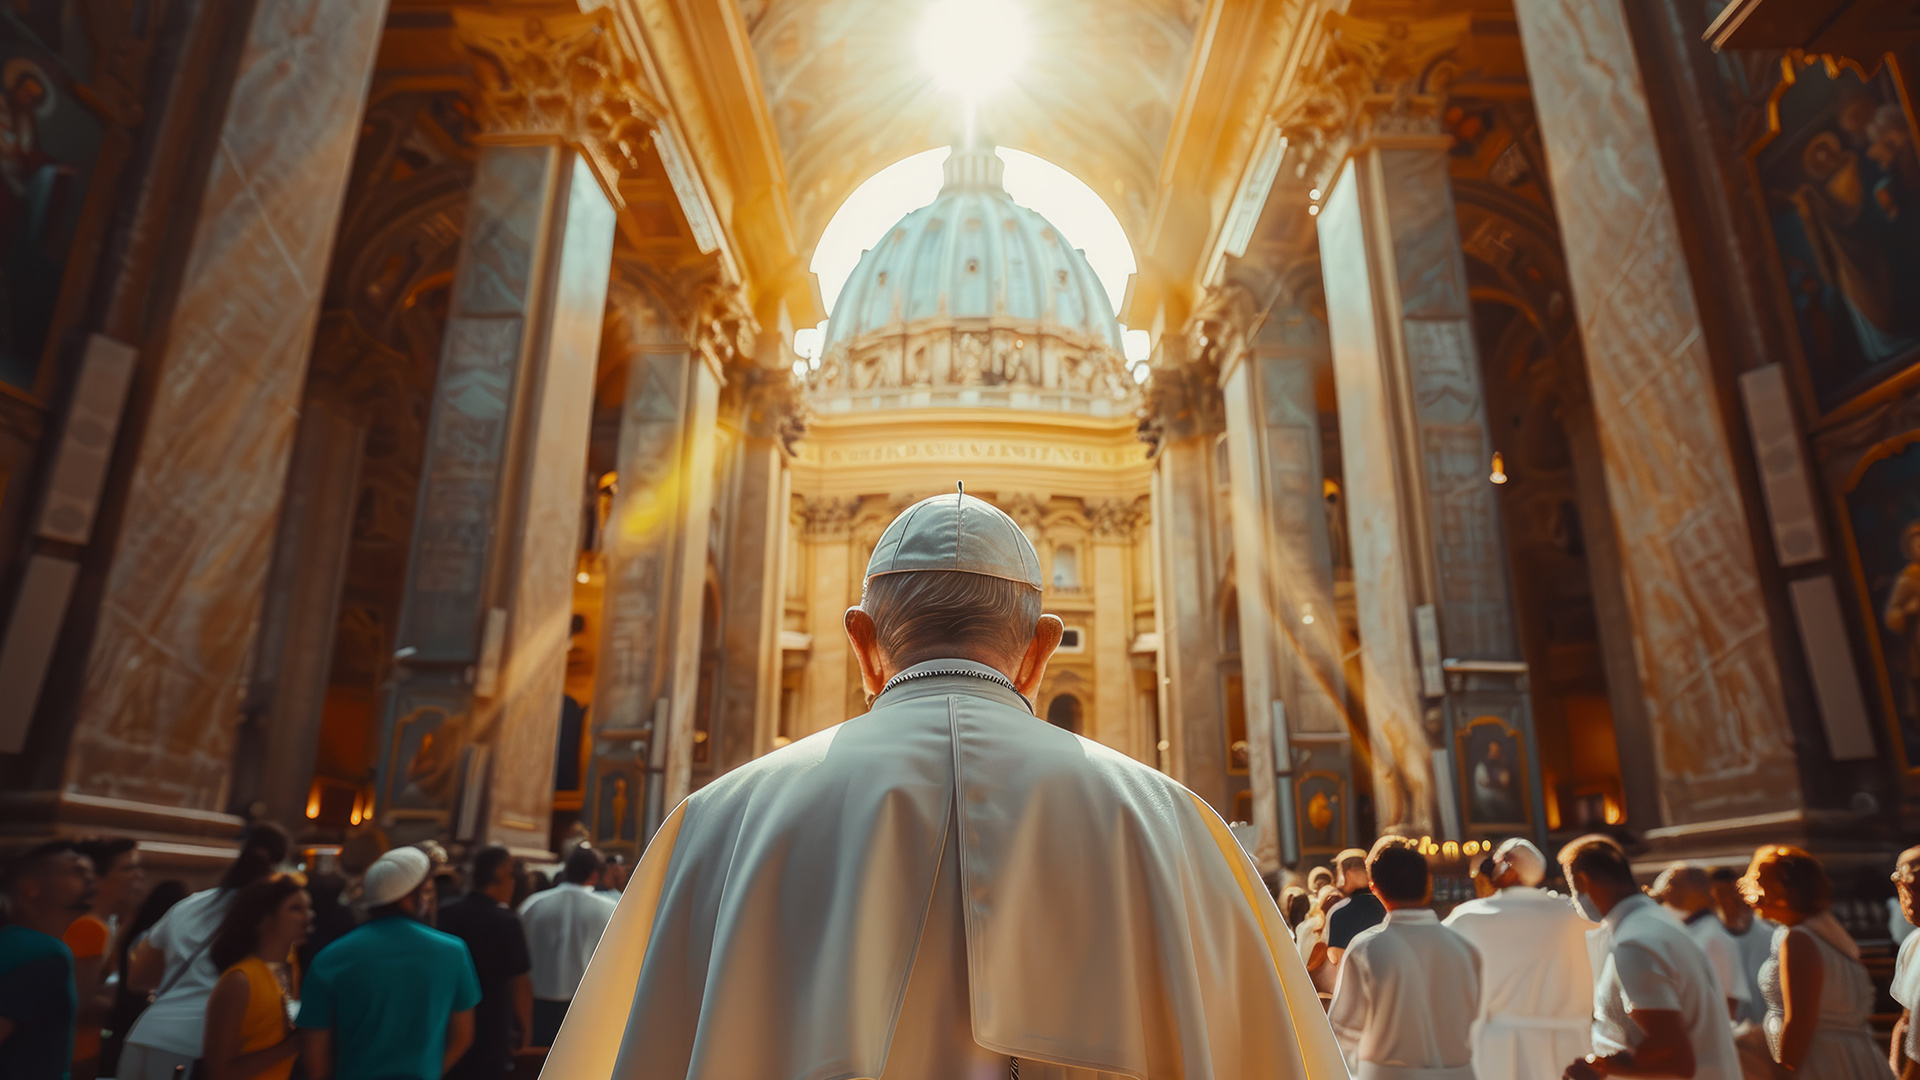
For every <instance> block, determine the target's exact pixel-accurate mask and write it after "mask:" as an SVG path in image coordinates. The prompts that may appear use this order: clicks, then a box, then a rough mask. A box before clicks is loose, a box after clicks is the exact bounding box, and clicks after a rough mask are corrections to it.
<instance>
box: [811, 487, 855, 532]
mask: <svg viewBox="0 0 1920 1080" xmlns="http://www.w3.org/2000/svg"><path fill="white" fill-rule="evenodd" d="M859 509H860V499H859V497H858V496H841V497H836V496H831V495H829V496H824V497H821V498H818V499H806V500H804V501H803V502H802V504H801V509H800V516H801V518H802V520H804V521H805V522H806V527H807V528H806V535H807V539H809V540H812V541H815V542H820V541H829V540H845V539H847V538H848V537H850V536H851V535H852V534H853V515H854V514H855V513H856V512H857V511H858V510H859Z"/></svg>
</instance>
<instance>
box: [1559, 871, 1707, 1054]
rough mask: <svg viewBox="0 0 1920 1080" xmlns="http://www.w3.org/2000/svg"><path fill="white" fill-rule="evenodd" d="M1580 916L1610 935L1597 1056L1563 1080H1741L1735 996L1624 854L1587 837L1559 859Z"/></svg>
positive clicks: (1596, 998)
mask: <svg viewBox="0 0 1920 1080" xmlns="http://www.w3.org/2000/svg"><path fill="white" fill-rule="evenodd" d="M1560 866H1561V868H1562V869H1563V870H1564V871H1565V872H1566V875H1567V882H1568V884H1570V885H1571V886H1573V893H1574V903H1575V904H1576V905H1577V906H1578V907H1579V909H1580V912H1581V914H1583V915H1585V916H1586V917H1587V919H1588V920H1590V921H1592V922H1598V923H1601V924H1602V926H1603V927H1604V928H1605V930H1606V935H1605V938H1604V944H1605V946H1606V948H1605V954H1604V959H1603V960H1602V962H1601V965H1600V972H1599V975H1598V976H1597V977H1596V979H1595V983H1594V988H1593V1050H1594V1052H1593V1053H1591V1054H1588V1055H1587V1056H1586V1057H1584V1058H1581V1059H1579V1060H1576V1061H1574V1062H1572V1063H1571V1064H1569V1065H1567V1067H1566V1070H1565V1073H1564V1074H1563V1077H1564V1080H1599V1078H1600V1077H1603V1076H1626V1077H1638V1076H1647V1077H1654V1076H1662V1077H1671V1076H1685V1077H1691V1078H1692V1080H1739V1077H1740V1075H1741V1073H1740V1058H1739V1055H1738V1053H1737V1052H1736V1051H1735V1050H1734V1046H1733V1028H1732V1026H1731V1025H1730V1024H1728V1022H1727V1011H1726V997H1727V993H1726V991H1725V990H1724V989H1722V988H1721V986H1720V977H1719V976H1718V975H1716V974H1714V971H1713V965H1712V963H1710V962H1709V961H1708V960H1707V954H1706V953H1704V952H1701V951H1700V946H1698V945H1695V944H1694V943H1693V939H1692V938H1691V937H1689V936H1688V935H1687V932H1686V930H1685V929H1683V928H1682V927H1680V926H1679V925H1677V924H1676V923H1675V922H1674V920H1673V919H1672V918H1671V917H1670V916H1668V915H1666V914H1665V913H1663V912H1662V911H1661V910H1660V906H1659V905H1658V904H1655V903H1654V902H1653V901H1652V900H1650V899H1648V898H1647V896H1646V895H1645V894H1643V893H1641V891H1640V886H1639V885H1638V884H1637V883H1636V882H1635V881H1634V879H1633V867H1632V865H1631V864H1630V863H1628V861H1627V855H1626V852H1624V851H1622V850H1621V849H1620V845H1618V844H1616V843H1614V842H1613V840H1611V839H1610V838H1608V837H1605V836H1598V835H1594V836H1583V837H1581V838H1580V839H1578V840H1575V841H1573V842H1572V843H1570V844H1568V845H1567V846H1566V847H1564V848H1561V849H1560Z"/></svg>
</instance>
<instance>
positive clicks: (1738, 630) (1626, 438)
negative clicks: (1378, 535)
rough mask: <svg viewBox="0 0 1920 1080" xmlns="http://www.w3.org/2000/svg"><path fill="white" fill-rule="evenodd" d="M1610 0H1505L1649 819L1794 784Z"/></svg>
mask: <svg viewBox="0 0 1920 1080" xmlns="http://www.w3.org/2000/svg"><path fill="white" fill-rule="evenodd" d="M1622 3H1623V0H1517V2H1516V3H1515V5H1514V6H1515V9H1516V11H1517V13H1518V15H1519V19H1520V29H1521V34H1522V37H1523V39H1524V41H1525V44H1526V51H1527V60H1528V66H1529V68H1530V70H1531V72H1532V79H1533V90H1534V109H1535V111H1536V112H1537V113H1538V114H1539V118H1540V130H1541V133H1542V136H1543V138H1544V140H1545V143H1546V150H1547V158H1548V162H1549V164H1550V166H1551V171H1552V174H1553V191H1554V201H1555V204H1556V206H1557V208H1558V211H1559V216H1560V225H1561V232H1562V241H1563V243H1564V245H1565V247H1566V252H1567V264H1568V268H1569V270H1570V273H1571V277H1572V279H1573V286H1574V294H1575V295H1574V306H1575V308H1576V310H1577V311H1578V313H1579V316H1580V327H1581V332H1582V335H1583V337H1584V338H1585V342H1586V352H1587V369H1588V372H1589V376H1590V378H1591V380H1592V384H1593V401H1594V411H1595V414H1596V416H1597V418H1598V421H1599V428H1600V443H1601V450H1602V454H1603V456H1604V458H1605V461H1606V475H1607V488H1608V492H1609V494H1610V495H1611V499H1612V504H1613V513H1614V524H1615V527H1616V528H1617V529H1618V531H1619V535H1620V541H1621V544H1620V551H1621V555H1622V562H1623V565H1624V567H1625V573H1626V577H1627V598H1628V603H1629V605H1630V607H1631V609H1632V617H1633V623H1634V640H1635V646H1636V650H1635V651H1636V653H1637V656H1638V660H1639V668H1640V676H1641V685H1642V686H1643V688H1644V689H1645V692H1646V699H1647V713H1648V716H1649V718H1650V720H1651V723H1652V726H1653V729H1654V743H1655V746H1656V748H1657V757H1658V764H1659V770H1660V794H1661V804H1662V809H1663V811H1664V814H1665V817H1666V821H1665V822H1664V824H1670V825H1671V824H1684V823H1689V822H1699V821H1710V820H1714V819H1719V818H1727V817H1734V816H1740V815H1746V814H1754V813H1759V812H1763V811H1776V810H1784V809H1790V808H1793V807H1795V806H1798V805H1799V804H1800V801H1801V797H1800V788H1799V780H1798V775H1797V772H1796V769H1795V766H1794V758H1793V748H1792V744H1791V736H1790V733H1789V729H1788V724H1787V716H1786V707H1785V703H1784V701H1783V699H1782V696H1781V690H1780V680H1779V673H1778V671H1777V669H1776V667H1775V658H1774V655H1773V651H1772V646H1771V641H1770V638H1769V630H1768V625H1767V614H1766V608H1765V603H1764V599H1763V597H1762V596H1761V591H1760V583H1759V579H1758V576H1757V572H1756V570H1755V566H1754V557H1753V549H1752V547H1751V544H1750V542H1749V540H1750V538H1749V535H1748V532H1747V527H1746V521H1745V517H1744V513H1743V509H1742V506H1741V503H1740V496H1739V488H1738V486H1737V484H1736V482H1735V476H1734V469H1733V462H1732V456H1731V453H1732V452H1731V449H1730V447H1729V445H1728V442H1727V438H1726V429H1725V427H1724V425H1723V424H1722V422H1721V418H1720V415H1719V407H1718V403H1717V399H1716V396H1715V393H1714V386H1713V377H1712V372H1711V368H1710V364H1709V357H1708V355H1707V346H1706V342H1705V340H1704V339H1703V338H1702V336H1701V328H1700V316H1699V312H1698V309H1697V307H1696V305H1695V298H1694V292H1693V286H1692V282H1691V279H1690V278H1689V276H1688V270H1687V265H1686V261H1685V253H1684V252H1683V250H1682V248H1681V246H1680V236H1679V233H1678V228H1677V224H1678V223H1677V221H1676V218H1675V214H1674V207H1673V200H1672V198H1671V197H1670V195H1669V193H1668V190H1667V184H1666V177H1665V174H1664V172H1663V171H1662V167H1661V160H1660V153H1659V147H1658V145H1657V143H1656V142H1655V135H1654V128H1653V121H1652V118H1651V116H1650V114H1649V112H1648V107H1647V97H1646V89H1645V86H1644V84H1643V83H1642V81H1641V78H1640V69H1639V66H1638V61H1637V59H1636V58H1635V55H1634V52H1633V46H1632V41H1631V39H1630V37H1629V35H1628V28H1627V25H1626V21H1625V17H1624V13H1623V11H1622V8H1621V4H1622Z"/></svg>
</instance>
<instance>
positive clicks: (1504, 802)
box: [1454, 716, 1533, 833]
mask: <svg viewBox="0 0 1920 1080" xmlns="http://www.w3.org/2000/svg"><path fill="white" fill-rule="evenodd" d="M1454 739H1455V742H1456V746H1455V760H1457V761H1458V762H1459V763H1460V789H1461V791H1462V792H1464V793H1465V798H1464V799H1463V801H1464V802H1465V804H1466V810H1467V824H1468V825H1469V827H1472V828H1476V829H1493V828H1503V829H1512V830H1515V831H1518V832H1523V833H1524V832H1530V831H1532V828H1533V822H1532V816H1533V815H1532V814H1531V813H1530V812H1529V810H1528V805H1527V752H1526V751H1527V748H1526V743H1525V740H1524V739H1523V738H1522V737H1521V734H1520V732H1519V731H1518V730H1516V729H1514V728H1513V727H1512V726H1510V725H1509V724H1508V723H1507V722H1506V721H1505V720H1502V719H1500V718H1499V717H1497V716H1480V717H1476V718H1474V719H1473V720H1472V721H1471V722H1469V723H1468V724H1467V725H1466V726H1465V727H1462V728H1461V729H1460V730H1459V731H1458V732H1456V733H1455V734H1454Z"/></svg>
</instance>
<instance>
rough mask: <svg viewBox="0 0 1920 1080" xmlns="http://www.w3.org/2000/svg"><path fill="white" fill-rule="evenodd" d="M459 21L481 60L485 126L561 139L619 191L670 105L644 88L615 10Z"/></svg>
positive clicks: (490, 130) (460, 33) (462, 16)
mask: <svg viewBox="0 0 1920 1080" xmlns="http://www.w3.org/2000/svg"><path fill="white" fill-rule="evenodd" d="M453 19H454V37H455V40H456V41H458V42H459V44H460V46H461V47H462V48H463V49H465V50H466V51H467V52H468V53H470V54H471V55H472V56H473V58H474V60H475V64H474V70H475V74H476V75H477V76H478V77H479V80H480V95H479V100H478V102H477V103H476V106H477V107H476V109H475V112H476V114H477V115H478V118H479V120H480V125H481V130H482V131H483V132H484V133H485V134H487V135H496V136H501V135H506V136H513V135H521V136H526V135H534V136H550V137H557V138H560V139H564V140H566V141H567V142H568V143H570V144H572V145H573V146H575V147H578V148H579V150H580V152H581V153H582V154H584V155H585V156H586V158H587V160H588V161H589V162H591V163H592V164H593V167H594V169H595V170H596V171H597V172H598V173H599V174H600V177H601V179H602V180H603V181H604V182H605V185H606V187H607V190H608V191H610V192H617V191H618V180H619V178H620V177H621V176H622V175H623V174H626V173H630V172H633V171H634V170H635V169H637V168H639V165H640V153H641V151H642V150H644V149H645V148H646V145H647V140H648V139H650V138H651V137H652V133H653V129H654V126H655V125H656V124H657V123H658V122H659V120H660V118H661V117H662V116H663V115H665V110H664V109H663V108H662V107H661V105H660V104H659V102H657V101H655V100H654V99H653V97H652V95H651V94H649V93H647V91H646V90H645V89H644V88H643V87H642V86H641V85H640V77H639V69H638V67H637V66H636V65H635V64H634V62H633V61H632V59H630V58H629V57H628V56H627V55H626V53H625V52H624V51H623V50H622V49H621V47H620V44H619V42H618V40H617V39H616V36H615V33H614V26H613V19H612V17H611V15H610V14H609V13H608V12H607V11H606V10H605V9H602V10H600V11H595V12H588V13H555V14H547V15H502V14H495V13H493V12H486V11H468V10H456V11H455V12H454V13H453Z"/></svg>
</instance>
